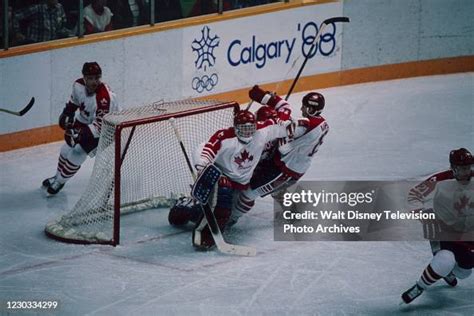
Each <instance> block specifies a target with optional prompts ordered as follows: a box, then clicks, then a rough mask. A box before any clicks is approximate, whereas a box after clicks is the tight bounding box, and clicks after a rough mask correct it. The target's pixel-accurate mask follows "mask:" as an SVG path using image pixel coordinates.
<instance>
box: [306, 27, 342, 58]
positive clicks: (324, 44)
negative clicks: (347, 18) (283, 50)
mask: <svg viewBox="0 0 474 316" xmlns="http://www.w3.org/2000/svg"><path fill="white" fill-rule="evenodd" d="M330 26H331V27H332V32H327V33H324V34H321V36H320V37H319V42H317V43H314V40H315V38H316V34H318V32H319V27H318V25H317V24H316V23H314V22H309V23H307V24H306V25H305V26H304V28H303V31H302V32H301V38H302V40H303V45H301V52H302V53H303V56H304V57H309V58H312V57H314V56H315V55H316V53H317V52H318V50H319V52H320V53H321V55H323V56H329V55H331V54H332V53H333V52H334V49H335V48H336V24H335V23H331V24H329V25H328V26H327V27H326V28H328V27H330ZM313 44H315V45H314V48H313V50H312V51H310V50H311V47H313Z"/></svg>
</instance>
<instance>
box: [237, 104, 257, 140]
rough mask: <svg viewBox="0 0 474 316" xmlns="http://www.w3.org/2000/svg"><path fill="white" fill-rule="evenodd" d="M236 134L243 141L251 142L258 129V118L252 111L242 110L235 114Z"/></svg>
mask: <svg viewBox="0 0 474 316" xmlns="http://www.w3.org/2000/svg"><path fill="white" fill-rule="evenodd" d="M234 129H235V135H236V136H237V138H238V139H239V140H240V141H241V142H243V143H249V142H250V141H251V140H252V136H253V134H254V133H255V131H256V130H257V120H256V118H255V115H253V113H252V112H250V111H247V110H242V111H239V112H237V114H236V115H235V116H234Z"/></svg>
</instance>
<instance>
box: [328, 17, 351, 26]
mask: <svg viewBox="0 0 474 316" xmlns="http://www.w3.org/2000/svg"><path fill="white" fill-rule="evenodd" d="M338 22H346V23H349V22H350V20H349V18H348V17H347V16H335V17H333V18H329V19H326V20H324V21H323V23H324V24H331V23H338Z"/></svg>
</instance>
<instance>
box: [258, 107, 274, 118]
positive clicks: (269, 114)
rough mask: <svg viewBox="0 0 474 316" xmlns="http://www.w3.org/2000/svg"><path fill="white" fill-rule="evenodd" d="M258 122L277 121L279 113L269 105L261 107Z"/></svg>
mask: <svg viewBox="0 0 474 316" xmlns="http://www.w3.org/2000/svg"><path fill="white" fill-rule="evenodd" d="M256 114H257V121H266V120H268V119H275V120H276V119H277V118H278V113H277V111H275V109H274V108H272V107H271V106H268V105H264V106H262V107H260V109H258V111H257V113H256Z"/></svg>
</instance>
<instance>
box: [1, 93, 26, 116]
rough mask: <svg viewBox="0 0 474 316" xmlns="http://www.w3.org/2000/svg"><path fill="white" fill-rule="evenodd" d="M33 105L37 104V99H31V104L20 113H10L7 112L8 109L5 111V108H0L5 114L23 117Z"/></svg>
mask: <svg viewBox="0 0 474 316" xmlns="http://www.w3.org/2000/svg"><path fill="white" fill-rule="evenodd" d="M33 104H35V98H34V97H33V98H31V100H30V102H29V103H28V104H27V105H26V106H25V108H24V109H23V110H21V111H19V112H15V111H10V110H7V109H3V108H0V112H5V113H9V114H13V115H16V116H23V115H25V114H26V112H28V111H29V110H30V109H31V107H32V106H33Z"/></svg>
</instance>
